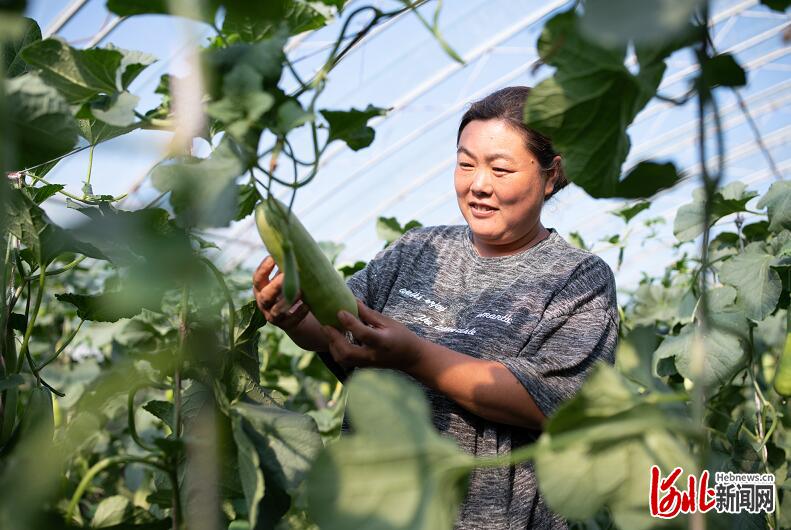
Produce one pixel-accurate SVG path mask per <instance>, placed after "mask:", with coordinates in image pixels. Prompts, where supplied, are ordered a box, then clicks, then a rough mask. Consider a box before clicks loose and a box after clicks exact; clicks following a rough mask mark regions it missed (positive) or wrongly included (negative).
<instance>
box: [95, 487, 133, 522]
mask: <svg viewBox="0 0 791 530" xmlns="http://www.w3.org/2000/svg"><path fill="white" fill-rule="evenodd" d="M131 512H132V503H131V502H129V499H127V498H126V497H124V496H123V495H112V496H110V497H107V498H104V499H102V501H101V502H100V503H99V505H98V506H97V507H96V512H95V513H94V514H93V519H91V527H92V528H104V527H108V526H116V525H120V524H121V523H123V522H125V521H126V519H127V518H128V517H129V516H130V515H131ZM129 526H132V525H129Z"/></svg>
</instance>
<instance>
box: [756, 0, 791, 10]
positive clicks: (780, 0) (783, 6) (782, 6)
mask: <svg viewBox="0 0 791 530" xmlns="http://www.w3.org/2000/svg"><path fill="white" fill-rule="evenodd" d="M761 3H762V4H763V5H765V6H766V7H768V8H769V9H772V10H774V11H779V12H780V13H785V11H786V10H787V9H788V6H789V5H791V0H761Z"/></svg>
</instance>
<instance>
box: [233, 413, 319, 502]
mask: <svg viewBox="0 0 791 530" xmlns="http://www.w3.org/2000/svg"><path fill="white" fill-rule="evenodd" d="M233 410H234V411H235V413H237V414H239V416H241V417H242V418H244V419H245V420H246V423H247V425H248V426H249V429H248V430H247V432H248V435H249V436H250V439H251V441H252V442H253V444H254V445H255V447H256V449H257V450H258V454H259V456H260V458H261V464H262V466H263V467H264V469H265V471H266V474H267V477H272V478H273V479H274V480H275V481H276V482H277V484H278V485H279V486H280V487H281V488H282V489H283V490H285V491H287V492H293V491H295V489H296V488H297V487H298V486H299V484H300V483H301V482H302V480H303V479H304V477H305V475H306V474H307V472H308V470H309V469H310V466H311V464H312V463H313V460H314V459H315V458H316V455H317V454H318V452H319V449H321V447H322V444H321V437H320V436H319V432H318V429H317V428H316V424H315V422H314V421H313V420H312V419H311V418H310V417H308V416H305V415H303V414H298V413H295V412H291V411H289V410H285V409H281V408H277V407H264V406H260V405H253V404H250V403H242V402H239V403H235V404H234V405H233Z"/></svg>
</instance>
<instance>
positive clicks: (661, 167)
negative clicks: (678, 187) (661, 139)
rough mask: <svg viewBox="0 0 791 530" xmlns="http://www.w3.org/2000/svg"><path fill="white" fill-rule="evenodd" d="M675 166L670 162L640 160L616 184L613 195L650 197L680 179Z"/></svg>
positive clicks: (628, 197)
mask: <svg viewBox="0 0 791 530" xmlns="http://www.w3.org/2000/svg"><path fill="white" fill-rule="evenodd" d="M680 178H681V177H680V175H679V174H678V172H677V170H676V166H675V165H673V164H672V163H670V162H666V163H664V164H659V163H657V162H640V163H639V164H637V165H636V166H635V167H634V168H633V169H632V170H631V171H629V174H628V175H626V177H624V179H623V180H621V181H620V182H618V184H617V185H616V191H615V195H616V196H618V197H623V198H625V199H639V198H643V197H651V196H652V195H654V194H655V193H656V192H658V191H659V190H663V189H665V188H670V187H672V186H673V185H674V184H676V182H678V180H679V179H680Z"/></svg>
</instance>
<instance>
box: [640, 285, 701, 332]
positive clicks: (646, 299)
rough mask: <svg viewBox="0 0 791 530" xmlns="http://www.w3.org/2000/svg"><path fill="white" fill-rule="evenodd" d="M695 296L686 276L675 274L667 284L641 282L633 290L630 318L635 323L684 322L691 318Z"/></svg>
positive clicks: (666, 323) (670, 323)
mask: <svg viewBox="0 0 791 530" xmlns="http://www.w3.org/2000/svg"><path fill="white" fill-rule="evenodd" d="M694 306H695V297H694V295H693V294H692V292H691V285H690V282H689V280H688V279H687V278H685V277H682V276H677V277H676V278H675V281H674V282H673V283H671V284H670V285H669V286H666V285H663V284H658V283H643V284H641V285H640V286H639V287H638V288H637V291H635V294H634V309H633V313H632V318H633V320H634V323H635V324H642V325H648V326H653V325H667V326H668V327H671V328H672V327H673V326H675V325H676V324H677V323H682V324H685V323H687V322H689V321H690V320H691V318H692V311H693V308H694Z"/></svg>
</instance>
